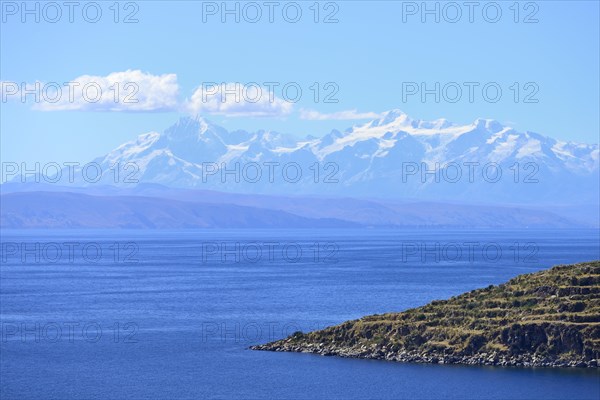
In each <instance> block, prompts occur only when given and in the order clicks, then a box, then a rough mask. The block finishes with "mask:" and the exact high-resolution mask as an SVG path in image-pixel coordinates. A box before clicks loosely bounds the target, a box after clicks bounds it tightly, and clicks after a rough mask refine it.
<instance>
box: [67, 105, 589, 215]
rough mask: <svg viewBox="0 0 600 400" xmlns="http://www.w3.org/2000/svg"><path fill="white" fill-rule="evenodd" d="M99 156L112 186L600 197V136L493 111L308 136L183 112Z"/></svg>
mask: <svg viewBox="0 0 600 400" xmlns="http://www.w3.org/2000/svg"><path fill="white" fill-rule="evenodd" d="M94 162H95V163H98V164H100V166H101V167H102V178H101V179H100V182H101V183H105V184H119V185H120V184H131V181H132V180H135V181H139V182H140V183H159V184H163V185H167V186H171V187H178V188H202V189H211V190H219V191H231V192H241V193H263V194H314V195H321V194H327V195H344V196H347V195H351V196H369V197H381V198H386V197H387V198H412V199H423V200H425V199H435V200H455V201H465V200H468V201H478V202H510V203H533V202H536V203H537V202H542V203H543V202H553V203H570V204H574V203H580V202H581V203H590V202H591V203H597V202H598V190H599V185H598V181H599V174H598V170H599V149H598V144H580V143H572V142H563V141H559V140H555V139H552V138H549V137H546V136H542V135H540V134H537V133H533V132H518V131H516V130H515V129H513V128H511V127H509V126H505V125H503V124H501V123H499V122H497V121H495V120H489V119H477V120H476V121H474V122H473V123H472V124H468V125H457V124H453V123H451V122H449V121H447V120H445V119H439V120H434V121H423V120H415V119H411V118H410V117H409V116H408V115H406V114H405V113H403V112H402V111H399V110H392V111H389V112H387V113H385V114H383V116H382V117H381V118H379V119H376V120H373V121H371V122H368V123H365V124H362V125H356V126H353V127H351V128H349V129H347V130H345V131H338V130H333V131H332V132H330V133H328V134H326V135H325V136H322V137H313V136H309V137H306V138H304V139H298V138H295V137H294V136H291V135H286V134H282V133H278V132H272V131H264V130H260V131H257V132H247V131H244V130H236V131H227V130H226V129H224V128H222V127H220V126H217V125H215V124H212V123H211V122H209V121H208V120H206V119H203V118H182V119H180V120H179V121H178V122H177V123H176V124H175V125H173V126H171V127H170V128H168V129H166V130H165V131H164V132H163V133H157V132H150V133H145V134H142V135H139V136H138V137H137V138H136V139H135V140H132V141H130V142H127V143H124V144H123V145H121V146H119V147H117V148H116V149H114V150H113V151H111V152H110V153H108V154H106V155H105V156H102V157H98V158H97V159H95V160H94ZM115 166H118V168H119V169H122V172H121V174H120V175H119V178H118V179H115V173H114V169H115ZM299 173H300V175H299ZM499 174H500V175H499ZM63 175H64V176H65V177H66V176H67V174H63ZM75 177H76V179H78V181H77V184H79V185H89V184H90V182H89V180H88V181H86V180H84V179H81V174H80V173H76V174H75ZM77 177H79V178H77ZM126 178H129V179H127V180H126Z"/></svg>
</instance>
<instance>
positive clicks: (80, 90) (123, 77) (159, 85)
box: [0, 70, 179, 112]
mask: <svg viewBox="0 0 600 400" xmlns="http://www.w3.org/2000/svg"><path fill="white" fill-rule="evenodd" d="M0 94H1V95H2V101H3V102H5V101H7V100H13V101H20V102H23V103H29V104H32V107H33V108H34V109H36V110H41V111H63V110H76V111H134V112H135V111H146V112H148V111H173V110H176V109H177V108H178V94H179V85H178V84H177V75H176V74H163V75H152V74H148V73H145V72H142V71H140V70H127V71H124V72H113V73H111V74H109V75H107V76H93V75H82V76H79V77H77V78H75V79H72V80H71V81H69V82H45V83H43V82H35V83H26V82H22V83H19V82H7V81H3V82H2V83H1V89H0Z"/></svg>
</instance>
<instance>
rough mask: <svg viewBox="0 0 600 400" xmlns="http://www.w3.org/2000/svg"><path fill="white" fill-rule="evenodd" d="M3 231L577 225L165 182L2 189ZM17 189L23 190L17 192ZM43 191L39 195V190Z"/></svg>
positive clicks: (427, 205)
mask: <svg viewBox="0 0 600 400" xmlns="http://www.w3.org/2000/svg"><path fill="white" fill-rule="evenodd" d="M3 187H4V189H3V191H2V195H1V196H0V202H1V204H2V207H0V227H2V228H140V229H166V228H341V227H346V228H352V227H396V228H402V227H422V228H447V227H450V228H505V229H511V228H573V227H589V224H586V223H585V222H580V221H576V220H573V219H571V218H565V217H563V216H560V215H557V214H555V213H552V212H548V211H546V210H543V209H531V208H519V207H514V206H513V207H509V206H491V205H489V206H488V205H472V204H448V203H433V202H415V201H405V202H386V201H381V200H368V199H354V198H339V197H338V198H327V197H306V196H304V197H302V196H265V195H253V194H232V193H221V192H213V191H203V190H188V189H173V188H166V187H162V186H160V185H140V186H138V187H135V188H118V187H110V186H109V187H90V188H79V189H78V191H73V188H72V187H56V186H54V187H51V188H52V189H54V190H53V191H41V190H47V188H46V187H43V186H42V187H37V185H31V186H27V185H17V187H16V188H15V187H14V185H10V184H8V185H3ZM15 189H18V190H15ZM36 189H37V190H36Z"/></svg>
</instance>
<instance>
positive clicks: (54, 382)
mask: <svg viewBox="0 0 600 400" xmlns="http://www.w3.org/2000/svg"><path fill="white" fill-rule="evenodd" d="M599 243H600V237H599V233H598V231H597V230H555V231H551V230H523V231H491V230H478V231H465V230H458V231H447V230H446V231H434V230H305V231H298V230H296V231H284V230H268V231H267V230H263V231H249V230H239V231H238V230H227V231H218V230H214V231H213V230H211V231H208V230H206V231H77V230H71V231H2V252H1V255H0V257H1V264H0V300H1V302H0V314H1V324H2V331H1V333H2V338H1V342H0V370H1V371H0V372H1V382H0V397H1V398H2V399H13V398H15V399H17V398H18V399H33V398H44V399H51V398H56V399H65V398H86V399H93V398H102V399H106V398H114V399H123V398H130V399H142V398H173V399H183V398H190V399H191V398H222V399H230V398H263V399H269V398H323V399H332V398H340V399H347V398H410V399H418V398H440V399H467V398H491V399H524V398H536V399H565V398H570V399H579V398H582V399H584V398H585V399H598V398H600V373H599V372H598V371H597V370H596V371H592V370H580V369H544V368H535V369H526V368H500V367H470V366H447V365H424V364H401V363H393V362H385V361H371V360H356V359H342V358H337V357H321V356H316V355H309V354H295V353H271V352H257V351H250V350H247V348H248V346H250V345H253V344H257V343H263V342H267V341H270V340H274V339H278V338H281V337H284V336H287V335H288V334H291V333H293V332H294V331H297V330H303V331H308V330H312V329H317V328H322V327H325V326H327V325H331V324H337V323H340V322H342V321H345V320H348V319H354V318H358V317H361V316H364V315H368V314H374V313H383V312H391V311H402V310H405V309H407V308H411V307H415V306H419V305H423V304H425V303H427V302H429V301H431V300H434V299H444V298H448V297H450V296H453V295H456V294H460V293H462V292H465V291H468V290H471V289H474V288H478V287H484V286H487V285H489V284H497V283H500V282H503V281H506V280H508V279H510V278H511V277H513V276H516V275H518V274H522V273H527V272H532V271H537V270H539V269H543V268H547V267H550V266H552V265H555V264H561V263H572V262H580V261H588V260H593V259H600V254H599V252H600V250H599V246H600V244H599Z"/></svg>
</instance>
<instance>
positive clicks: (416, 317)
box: [253, 261, 600, 367]
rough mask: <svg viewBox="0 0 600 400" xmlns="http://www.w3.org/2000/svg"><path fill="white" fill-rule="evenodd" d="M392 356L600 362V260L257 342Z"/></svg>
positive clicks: (422, 359)
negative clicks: (425, 303)
mask: <svg viewBox="0 0 600 400" xmlns="http://www.w3.org/2000/svg"><path fill="white" fill-rule="evenodd" d="M253 349H254V350H270V351H293V352H307V353H317V354H322V355H338V356H343V357H357V358H372V359H384V360H390V361H410V362H432V363H463V364H488V365H517V366H587V367H598V366H599V362H600V361H599V359H600V261H594V262H589V263H582V264H576V265H566V266H558V267H554V268H551V269H549V270H545V271H541V272H536V273H533V274H526V275H520V276H518V277H516V278H514V279H511V280H510V281H508V282H507V283H504V284H501V285H499V286H489V287H487V288H485V289H478V290H474V291H471V292H468V293H465V294H462V295H460V296H456V297H452V298H451V299H449V300H443V301H433V302H431V303H430V304H428V305H426V306H423V307H419V308H414V309H410V310H407V311H404V312H401V313H390V314H382V315H372V316H368V317H364V318H361V319H358V320H354V321H348V322H344V323H343V324H340V325H337V326H332V327H329V328H326V329H324V330H321V331H315V332H310V333H306V334H304V333H301V332H297V333H295V334H294V335H292V336H290V337H289V338H287V339H283V340H279V341H276V342H272V343H268V344H265V345H259V346H254V347H253Z"/></svg>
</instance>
